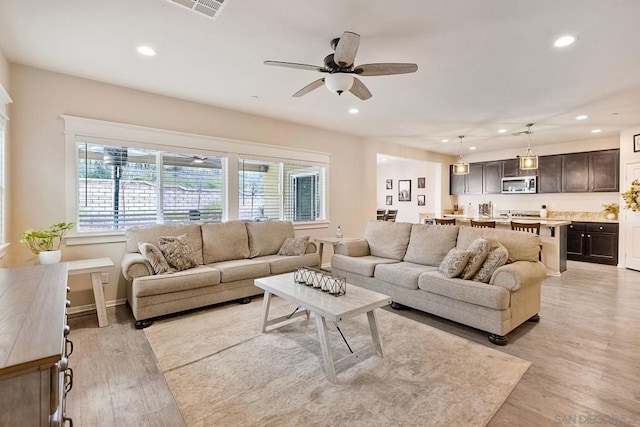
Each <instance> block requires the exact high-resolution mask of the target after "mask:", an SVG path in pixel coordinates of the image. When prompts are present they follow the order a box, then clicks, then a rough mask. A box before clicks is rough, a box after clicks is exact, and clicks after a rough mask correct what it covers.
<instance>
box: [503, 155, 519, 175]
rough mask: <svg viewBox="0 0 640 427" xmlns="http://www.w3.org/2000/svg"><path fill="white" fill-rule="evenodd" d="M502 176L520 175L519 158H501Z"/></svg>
mask: <svg viewBox="0 0 640 427" xmlns="http://www.w3.org/2000/svg"><path fill="white" fill-rule="evenodd" d="M502 176H503V177H513V176H520V160H519V159H508V160H503V161H502Z"/></svg>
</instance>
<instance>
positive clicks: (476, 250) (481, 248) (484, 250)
mask: <svg viewBox="0 0 640 427" xmlns="http://www.w3.org/2000/svg"><path fill="white" fill-rule="evenodd" d="M490 246H491V244H490V243H489V241H488V240H487V239H483V238H482V237H479V238H477V239H476V240H474V241H473V242H472V243H471V244H470V245H469V247H468V248H467V250H468V251H469V252H470V253H471V256H469V262H467V265H466V266H465V267H464V270H462V274H461V275H460V277H462V278H463V279H465V280H469V279H471V278H472V277H473V275H474V274H476V272H477V271H478V270H480V267H482V263H483V262H484V260H485V259H487V255H489V247H490Z"/></svg>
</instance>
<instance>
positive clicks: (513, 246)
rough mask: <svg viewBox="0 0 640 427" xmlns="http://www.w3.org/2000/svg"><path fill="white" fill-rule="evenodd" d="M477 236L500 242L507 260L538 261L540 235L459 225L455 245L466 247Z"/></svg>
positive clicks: (460, 247)
mask: <svg viewBox="0 0 640 427" xmlns="http://www.w3.org/2000/svg"><path fill="white" fill-rule="evenodd" d="M478 237H484V238H485V239H487V240H490V241H498V242H500V243H502V245H503V246H504V247H505V248H506V249H507V252H508V253H509V262H515V261H532V262H535V261H538V256H539V255H538V254H539V253H540V236H538V235H536V234H533V233H527V232H524V231H512V230H500V229H497V228H476V227H461V228H460V231H459V232H458V242H457V244H456V247H457V248H458V249H467V248H468V247H469V245H470V244H471V243H472V242H473V241H474V240H476V239H477V238H478Z"/></svg>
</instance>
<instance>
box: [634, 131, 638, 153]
mask: <svg viewBox="0 0 640 427" xmlns="http://www.w3.org/2000/svg"><path fill="white" fill-rule="evenodd" d="M633 151H634V152H635V153H637V152H638V151H640V133H639V134H637V135H633Z"/></svg>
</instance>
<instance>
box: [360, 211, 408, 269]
mask: <svg viewBox="0 0 640 427" xmlns="http://www.w3.org/2000/svg"><path fill="white" fill-rule="evenodd" d="M411 225H412V224H409V223H407V222H391V221H369V223H368V224H367V229H366V230H365V232H364V238H365V240H366V241H367V242H368V243H369V252H370V253H371V255H373V256H375V257H380V258H390V259H395V260H396V261H401V260H402V258H404V255H405V253H406V252H407V246H408V245H409V235H410V234H411Z"/></svg>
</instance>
